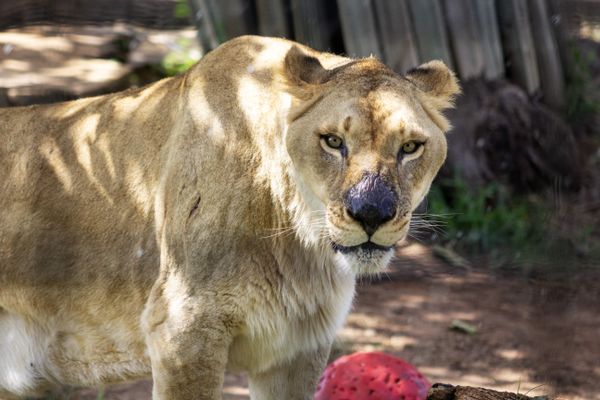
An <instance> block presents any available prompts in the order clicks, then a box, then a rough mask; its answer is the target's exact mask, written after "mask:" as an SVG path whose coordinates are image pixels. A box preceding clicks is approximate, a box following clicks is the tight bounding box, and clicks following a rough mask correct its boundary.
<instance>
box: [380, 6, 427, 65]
mask: <svg viewBox="0 0 600 400" xmlns="http://www.w3.org/2000/svg"><path fill="white" fill-rule="evenodd" d="M373 7H375V14H376V16H377V21H378V22H379V37H380V38H381V50H382V52H383V59H384V61H385V62H386V64H387V65H389V66H390V67H391V68H392V69H393V70H394V71H396V72H398V73H405V72H406V71H408V70H409V69H411V68H414V67H416V66H418V65H419V55H418V53H417V43H416V41H415V38H414V35H413V33H412V29H413V28H412V22H411V18H410V11H409V9H408V4H407V1H406V0H375V1H374V2H373Z"/></svg>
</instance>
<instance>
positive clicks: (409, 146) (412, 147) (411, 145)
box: [402, 140, 422, 154]
mask: <svg viewBox="0 0 600 400" xmlns="http://www.w3.org/2000/svg"><path fill="white" fill-rule="evenodd" d="M421 146H422V143H418V142H415V141H414V140H413V141H410V142H406V143H404V144H403V145H402V154H412V153H414V152H415V151H417V150H418V149H419V147H421Z"/></svg>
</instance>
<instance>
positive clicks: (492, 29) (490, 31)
mask: <svg viewBox="0 0 600 400" xmlns="http://www.w3.org/2000/svg"><path fill="white" fill-rule="evenodd" d="M500 1H502V0H500ZM473 7H474V9H475V17H476V18H477V21H478V25H479V31H480V32H481V36H480V40H481V45H482V46H481V47H482V49H483V59H484V71H483V76H484V77H485V78H486V79H497V78H501V77H503V76H504V56H503V54H502V40H501V38H500V29H499V28H498V15H497V13H496V1H495V0H473Z"/></svg>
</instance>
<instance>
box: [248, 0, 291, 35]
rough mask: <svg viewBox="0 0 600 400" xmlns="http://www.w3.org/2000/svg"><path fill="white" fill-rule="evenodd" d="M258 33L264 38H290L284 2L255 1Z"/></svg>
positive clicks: (273, 0)
mask: <svg viewBox="0 0 600 400" xmlns="http://www.w3.org/2000/svg"><path fill="white" fill-rule="evenodd" d="M256 14H257V17H258V32H259V33H260V34H261V35H265V36H277V37H290V34H291V27H290V26H289V23H288V18H287V9H286V4H285V1H284V0H256Z"/></svg>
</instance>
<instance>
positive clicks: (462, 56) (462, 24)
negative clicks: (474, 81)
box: [443, 0, 484, 79]
mask: <svg viewBox="0 0 600 400" xmlns="http://www.w3.org/2000/svg"><path fill="white" fill-rule="evenodd" d="M443 5H444V10H445V11H446V22H447V23H448V31H449V32H450V42H451V44H452V46H451V47H452V50H453V52H454V60H455V61H456V68H457V72H458V75H459V76H460V77H461V78H462V79H471V78H476V77H479V76H481V75H483V66H484V64H483V48H482V46H481V33H480V31H479V26H478V24H477V18H476V17H475V13H474V4H473V3H472V1H471V0H444V2H443Z"/></svg>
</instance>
